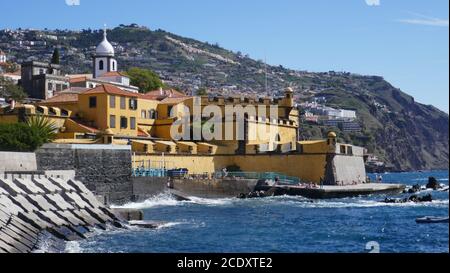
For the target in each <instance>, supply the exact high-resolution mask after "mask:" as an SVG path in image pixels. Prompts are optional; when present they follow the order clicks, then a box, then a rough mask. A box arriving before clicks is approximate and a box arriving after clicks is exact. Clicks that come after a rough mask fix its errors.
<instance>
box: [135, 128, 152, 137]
mask: <svg viewBox="0 0 450 273" xmlns="http://www.w3.org/2000/svg"><path fill="white" fill-rule="evenodd" d="M148 136H150V135H149V134H148V133H147V132H145V131H144V130H142V129H141V128H140V127H138V137H148Z"/></svg>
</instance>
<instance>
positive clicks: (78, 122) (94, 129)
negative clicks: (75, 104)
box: [71, 119, 100, 133]
mask: <svg viewBox="0 0 450 273" xmlns="http://www.w3.org/2000/svg"><path fill="white" fill-rule="evenodd" d="M71 120H72V121H73V122H75V123H76V124H78V125H79V126H81V127H83V128H84V129H86V130H88V131H89V132H90V133H99V132H100V130H99V129H97V128H94V127H90V126H87V125H85V124H83V123H81V122H80V121H77V120H74V119H71Z"/></svg>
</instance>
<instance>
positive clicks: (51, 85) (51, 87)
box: [47, 82, 53, 90]
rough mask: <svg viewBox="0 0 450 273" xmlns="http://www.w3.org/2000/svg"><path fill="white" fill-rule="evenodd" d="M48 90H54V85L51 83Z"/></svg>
mask: <svg viewBox="0 0 450 273" xmlns="http://www.w3.org/2000/svg"><path fill="white" fill-rule="evenodd" d="M47 89H48V90H53V83H51V82H49V83H48V86H47Z"/></svg>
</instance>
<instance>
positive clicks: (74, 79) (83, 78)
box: [69, 77, 87, 83]
mask: <svg viewBox="0 0 450 273" xmlns="http://www.w3.org/2000/svg"><path fill="white" fill-rule="evenodd" d="M86 80H87V78H86V77H78V78H71V79H70V80H69V82H70V83H77V82H85V81H86Z"/></svg>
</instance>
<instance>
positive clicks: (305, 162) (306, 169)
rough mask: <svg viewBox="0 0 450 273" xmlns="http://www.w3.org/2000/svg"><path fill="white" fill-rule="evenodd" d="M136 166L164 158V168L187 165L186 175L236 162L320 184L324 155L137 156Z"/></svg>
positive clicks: (251, 169)
mask: <svg viewBox="0 0 450 273" xmlns="http://www.w3.org/2000/svg"><path fill="white" fill-rule="evenodd" d="M134 159H135V164H136V167H137V166H139V163H145V164H146V166H148V165H151V166H152V167H153V168H158V167H159V166H161V165H160V162H162V161H164V162H165V164H166V168H167V169H172V168H187V169H188V170H189V173H190V174H203V173H205V172H206V173H214V172H220V171H222V169H223V168H225V167H228V166H231V165H237V166H239V167H240V168H241V170H242V171H244V172H279V173H282V174H285V175H288V176H295V177H299V178H301V179H302V180H305V181H310V182H314V183H320V178H324V176H325V167H326V155H325V154H293V155H280V154H277V155H216V156H198V155H165V156H164V159H163V157H162V156H161V155H137V156H135V157H134Z"/></svg>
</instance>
